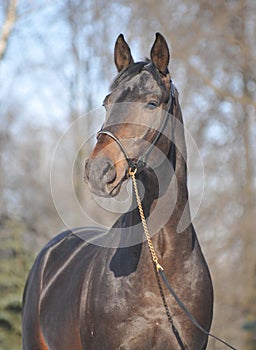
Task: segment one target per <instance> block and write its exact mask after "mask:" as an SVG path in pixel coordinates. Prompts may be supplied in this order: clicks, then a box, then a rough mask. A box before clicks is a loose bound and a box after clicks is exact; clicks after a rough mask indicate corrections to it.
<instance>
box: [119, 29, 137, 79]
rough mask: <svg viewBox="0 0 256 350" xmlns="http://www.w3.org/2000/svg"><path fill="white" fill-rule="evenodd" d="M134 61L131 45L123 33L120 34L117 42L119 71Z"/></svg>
mask: <svg viewBox="0 0 256 350" xmlns="http://www.w3.org/2000/svg"><path fill="white" fill-rule="evenodd" d="M133 62H134V61H133V58H132V55H131V50H130V48H129V45H128V44H127V42H126V41H125V40H124V36H123V34H120V35H119V37H118V38H117V40H116V44H115V64H116V68H117V70H118V72H120V71H121V70H122V69H123V68H126V67H127V66H129V64H132V63H133Z"/></svg>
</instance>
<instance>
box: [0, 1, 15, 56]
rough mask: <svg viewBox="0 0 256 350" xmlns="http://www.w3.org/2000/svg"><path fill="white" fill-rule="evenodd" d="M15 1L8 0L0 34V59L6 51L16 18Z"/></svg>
mask: <svg viewBox="0 0 256 350" xmlns="http://www.w3.org/2000/svg"><path fill="white" fill-rule="evenodd" d="M17 2H18V0H10V3H9V7H8V9H7V13H6V19H5V22H4V25H3V28H2V32H1V36H0V61H1V60H2V59H3V57H4V55H5V53H6V49H7V44H8V39H9V37H10V35H11V32H12V29H13V26H14V24H15V22H16V19H17Z"/></svg>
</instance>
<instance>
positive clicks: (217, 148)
mask: <svg viewBox="0 0 256 350" xmlns="http://www.w3.org/2000/svg"><path fill="white" fill-rule="evenodd" d="M255 27H256V2H255V1H254V0H225V1H223V0H216V1H214V2H213V1H209V0H179V1H178V0H172V1H161V0H159V1H157V2H155V1H153V0H146V1H144V2H143V3H142V2H139V1H136V0H130V1H129V2H128V1H126V0H122V1H111V2H106V1H103V0H94V1H92V0H84V1H82V0H59V1H55V2H51V1H43V0H36V1H33V2H31V1H28V0H9V1H7V0H3V1H2V2H1V4H0V82H1V83H0V106H1V108H0V198H1V207H0V238H1V245H0V260H1V263H0V293H1V298H0V349H3V350H4V349H8V350H10V349H20V347H21V345H20V344H21V343H20V342H21V333H20V311H21V295H22V290H23V288H24V283H25V279H26V276H27V273H28V271H29V268H30V266H31V263H32V261H33V258H34V256H35V254H36V253H37V252H38V250H39V249H40V248H41V247H42V245H43V244H44V243H45V242H46V241H47V240H48V239H49V238H50V237H52V236H53V235H55V234H56V233H57V232H59V231H60V230H62V229H63V228H64V224H63V222H62V221H61V218H60V217H59V216H58V213H57V212H56V209H55V207H54V203H53V200H52V195H51V188H50V165H51V159H52V154H53V152H54V149H55V146H56V143H57V142H58V140H59V139H60V137H62V135H63V132H64V131H65V130H66V128H67V127H68V126H69V125H70V124H71V123H73V122H75V121H76V120H77V118H78V117H79V116H81V115H83V114H84V113H86V112H87V111H90V110H91V109H93V108H96V107H98V106H100V105H101V103H102V99H103V98H104V96H105V94H106V93H107V90H108V85H109V84H110V82H111V79H112V78H113V77H114V75H115V67H114V64H113V47H114V42H115V39H116V37H117V36H118V34H119V33H121V32H122V33H124V34H125V37H126V39H127V41H128V42H129V44H130V46H131V47H132V50H133V52H134V56H135V58H136V59H137V60H139V59H142V58H144V55H148V54H149V48H150V47H151V45H152V42H153V40H154V34H155V32H157V31H160V32H162V33H163V34H164V35H165V37H166V39H167V40H168V42H169V44H170V46H171V52H172V61H171V65H170V70H171V73H172V77H173V80H174V82H175V84H176V86H177V87H178V90H179V92H180V99H181V105H182V110H183V114H184V119H185V123H186V127H187V128H188V130H189V132H190V133H191V135H192V136H193V138H194V140H195V141H196V143H197V146H198V147H199V151H200V153H201V156H202V159H203V165H204V171H205V191H204V196H203V199H202V203H201V206H200V210H199V212H198V214H197V216H196V217H195V226H196V229H197V232H198V235H199V239H200V242H201V244H202V247H203V250H204V252H205V255H206V258H207V260H208V262H209V266H210V269H211V273H212V277H213V282H214V287H215V313H214V322H213V329H212V330H213V332H215V333H217V334H218V335H220V336H223V337H224V338H226V339H227V340H229V341H230V342H231V343H233V344H235V345H236V347H238V348H240V349H245V350H252V349H255V347H256V288H255V277H256V255H255V246H256V242H255V232H254V230H255V228H254V227H255V216H256V207H255V186H256V181H255V164H256V159H255V158H256V155H255V144H256V142H255V140H256V120H255V109H256V99H255V96H256V71H255V55H256V42H255V36H256V28H255ZM83 122H84V125H83V133H84V134H83V135H82V137H84V138H86V137H87V135H86V133H89V131H91V130H92V129H93V128H95V130H97V129H98V128H99V127H100V125H96V124H95V123H96V122H95V120H94V119H93V113H92V114H89V116H88V118H87V119H83ZM74 125H76V124H74ZM72 132H73V136H72V140H71V143H70V145H69V150H68V151H70V150H71V149H74V150H75V151H76V152H77V162H76V165H75V167H76V172H75V175H74V184H75V191H76V193H77V196H78V197H79V198H80V200H81V201H85V202H86V201H88V200H89V199H88V197H89V196H90V194H89V193H88V191H87V190H86V188H85V185H84V184H83V181H82V179H81V176H82V167H83V161H84V157H85V154H84V151H81V149H80V148H79V144H78V135H80V134H81V130H80V128H79V127H76V126H75V127H74V128H73V129H72ZM79 137H80V138H81V135H80V136H79ZM193 156H194V155H193V154H190V159H189V173H190V178H191V182H190V183H191V201H192V206H193V201H196V200H198V193H197V178H198V171H199V168H198V164H197V161H196V159H195V158H193ZM68 164H69V163H68V162H67V161H66V155H63V158H60V159H58V167H59V168H58V169H59V173H60V174H61V176H60V178H59V183H58V186H59V192H60V193H61V194H62V193H63V198H62V200H63V202H65V201H68V198H66V192H65V187H66V178H65V174H66V173H67V172H68V169H67V166H68ZM92 205H93V204H92ZM111 219H112V217H111V218H110V220H111ZM208 349H210V350H214V349H223V347H222V345H219V344H217V343H216V342H215V341H213V340H211V341H210V342H209V346H208Z"/></svg>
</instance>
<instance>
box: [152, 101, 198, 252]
mask: <svg viewBox="0 0 256 350" xmlns="http://www.w3.org/2000/svg"><path fill="white" fill-rule="evenodd" d="M173 122H174V123H173V124H174V125H173V127H172V132H173V135H172V136H171V140H172V144H171V148H170V151H169V154H168V160H169V162H170V163H171V164H172V168H173V170H174V172H173V173H172V174H169V177H168V175H167V171H166V170H165V168H164V167H163V169H161V171H160V173H161V174H163V178H162V179H160V181H162V180H164V179H166V178H167V182H168V183H167V184H166V185H165V188H164V189H165V192H164V193H163V194H162V195H161V197H160V198H158V199H156V200H154V201H153V202H152V205H151V214H152V220H151V221H150V220H149V227H152V229H151V230H150V231H151V232H156V234H155V235H154V236H153V243H154V246H155V248H156V250H157V251H158V253H159V254H160V256H164V255H166V257H167V258H169V256H176V257H177V258H179V257H180V258H182V256H183V255H184V254H189V253H190V252H191V249H193V246H194V242H195V232H194V229H193V226H192V224H191V216H190V208H189V201H188V190H187V166H186V160H187V159H186V158H187V152H186V143H185V135H184V128H183V119H182V112H181V109H180V106H179V103H178V100H177V101H176V106H175V110H174V118H173ZM160 190H161V186H160ZM157 206H158V209H157V210H156V209H155V208H157ZM154 210H156V216H155V217H154V215H153V213H154ZM163 214H164V215H163ZM161 219H162V220H163V222H162V223H161ZM155 221H158V222H159V225H158V226H159V229H158V228H157V227H155Z"/></svg>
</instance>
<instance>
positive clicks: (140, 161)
mask: <svg viewBox="0 0 256 350" xmlns="http://www.w3.org/2000/svg"><path fill="white" fill-rule="evenodd" d="M170 89H171V96H170V99H169V102H168V108H167V111H166V113H165V116H164V120H163V123H162V125H161V128H160V130H159V132H158V133H157V135H156V136H155V138H154V140H153V142H152V143H151V145H150V146H149V147H148V149H147V150H146V151H145V153H144V154H143V155H142V156H140V157H139V159H138V160H137V161H134V160H133V159H131V158H130V157H129V154H128V152H127V150H126V149H125V147H124V146H123V145H122V143H121V141H120V140H119V139H118V137H117V136H115V135H114V134H113V133H112V132H111V131H109V130H104V129H103V128H102V129H101V130H100V131H98V132H97V139H98V137H99V136H100V135H102V134H103V135H107V136H109V137H111V138H112V139H113V140H114V141H115V142H116V143H117V144H118V146H119V148H120V150H121V151H122V153H123V155H124V157H125V159H126V161H127V164H128V167H129V169H131V170H134V169H141V168H143V167H144V165H145V163H146V160H147V158H148V157H149V155H150V153H151V152H152V150H153V148H154V146H155V145H156V143H157V142H158V140H159V139H160V137H161V135H162V133H163V131H164V129H165V128H166V125H167V123H168V120H169V113H170V114H171V115H173V112H174V107H175V105H176V100H175V86H174V84H173V82H172V80H170Z"/></svg>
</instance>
